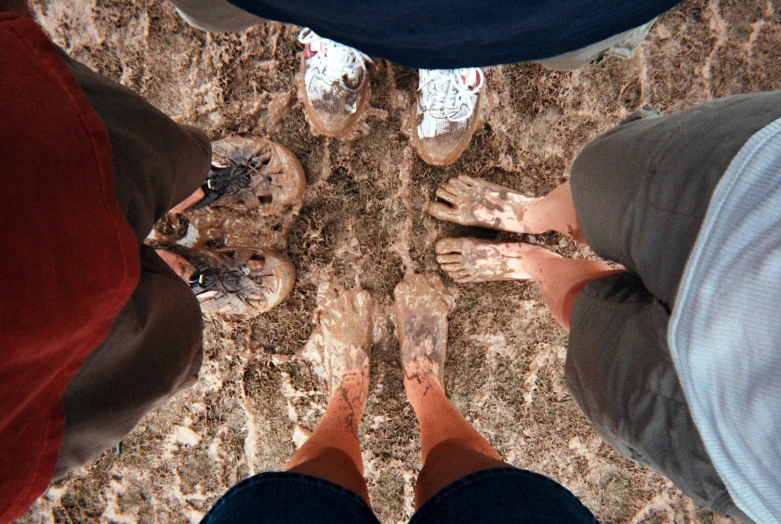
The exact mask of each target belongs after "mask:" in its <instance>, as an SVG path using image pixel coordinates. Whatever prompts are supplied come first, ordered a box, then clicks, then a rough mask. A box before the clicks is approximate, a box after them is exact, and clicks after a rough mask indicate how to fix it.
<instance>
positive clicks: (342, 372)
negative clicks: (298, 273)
mask: <svg viewBox="0 0 781 524" xmlns="http://www.w3.org/2000/svg"><path fill="white" fill-rule="evenodd" d="M317 309H318V313H317V327H315V329H314V331H313V332H312V335H311V336H310V337H309V341H307V343H306V346H304V349H303V350H302V352H301V356H302V357H304V358H306V359H308V360H309V361H311V362H312V364H313V365H314V368H315V371H316V372H317V373H318V374H319V375H320V376H322V377H323V378H324V379H325V380H326V381H327V382H328V388H329V391H330V394H331V396H334V395H335V394H339V395H343V396H344V400H346V401H347V402H348V403H350V405H351V406H353V408H355V409H358V408H359V409H360V411H361V412H363V409H364V408H365V406H366V397H367V395H368V393H369V353H370V349H371V343H372V326H373V323H372V314H373V310H374V300H373V299H372V296H371V293H369V292H368V291H366V290H365V289H356V290H345V289H342V288H341V287H339V286H337V285H334V284H331V285H327V286H325V287H323V288H321V289H320V290H318V297H317ZM356 420H360V417H358V418H357V419H356Z"/></svg>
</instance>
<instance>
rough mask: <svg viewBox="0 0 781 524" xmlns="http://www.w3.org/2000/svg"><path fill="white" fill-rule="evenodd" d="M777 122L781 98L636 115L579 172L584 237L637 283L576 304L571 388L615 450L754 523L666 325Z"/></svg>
mask: <svg viewBox="0 0 781 524" xmlns="http://www.w3.org/2000/svg"><path fill="white" fill-rule="evenodd" d="M643 116H648V112H645V113H644V115H643ZM779 117H781V91H777V92H772V93H757V94H750V95H739V96H734V97H729V98H725V99H721V100H717V101H715V102H712V103H709V104H704V105H702V106H698V107H695V108H693V109H690V110H688V111H684V112H681V113H676V114H673V115H670V116H663V117H658V116H657V117H647V118H639V119H635V117H630V119H628V120H631V121H630V122H627V123H624V124H622V125H619V126H618V127H616V128H614V129H613V130H611V131H609V132H608V133H606V134H604V135H602V136H601V137H599V138H597V139H596V140H594V141H593V142H592V143H591V144H589V145H588V146H587V147H586V148H585V149H584V150H583V152H582V153H581V154H580V156H578V158H577V159H576V160H575V163H574V164H573V167H572V180H571V184H572V195H573V199H574V201H575V209H576V211H577V214H578V218H579V220H580V224H581V228H582V231H583V235H584V237H585V238H586V240H587V241H588V243H589V245H590V246H591V247H592V248H593V250H594V251H595V252H596V253H597V254H598V255H599V256H601V257H603V258H605V259H608V260H613V261H615V262H618V263H620V264H622V265H623V266H624V267H625V268H626V269H627V273H621V274H614V275H610V276H607V277H604V278H599V279H596V280H593V281H591V282H589V283H588V284H587V285H586V287H585V288H584V289H583V291H582V292H581V293H580V295H578V298H577V300H576V302H575V306H574V309H573V314H572V321H571V331H570V340H569V348H568V352H567V362H566V382H567V387H568V389H569V390H570V392H571V393H572V395H573V397H574V398H575V400H576V401H577V403H578V405H579V406H580V407H581V409H582V410H583V412H584V413H585V414H586V416H588V417H589V419H591V422H592V423H593V424H594V427H595V428H596V429H597V431H598V432H599V433H600V434H601V435H602V437H603V438H604V439H605V441H606V442H608V443H609V444H610V445H611V446H613V447H614V448H616V449H617V450H619V451H620V452H621V453H623V454H624V455H626V456H627V457H629V458H631V459H634V460H637V461H638V462H640V463H642V464H645V465H647V466H649V467H651V468H653V469H655V470H657V471H659V472H660V473H662V474H664V475H665V476H666V477H668V478H670V479H671V480H672V481H673V482H674V483H675V484H676V485H677V486H678V487H679V488H680V489H681V490H682V491H683V492H684V493H686V494H687V495H689V496H690V497H691V498H693V499H694V500H695V501H697V502H698V503H700V504H702V505H703V506H705V507H707V508H709V509H711V510H713V511H715V512H717V513H720V514H727V515H731V516H735V517H737V518H740V519H742V520H745V521H746V522H750V520H749V519H748V518H747V517H746V516H745V515H744V514H742V512H740V510H739V509H738V508H737V507H736V506H735V504H734V503H733V502H732V499H731V498H730V496H729V493H728V492H727V489H726V487H725V486H724V484H723V482H722V481H721V478H720V477H719V475H718V474H717V473H716V470H715V469H714V467H713V465H712V463H711V461H710V458H709V457H708V454H707V452H706V450H705V447H704V445H703V443H702V440H701V439H700V435H699V433H698V432H697V428H696V426H695V425H694V422H693V421H692V418H691V415H690V414H689V408H688V405H687V404H686V399H685V398H684V395H683V391H682V389H681V386H680V384H679V382H678V376H677V374H676V372H675V368H674V366H673V363H672V359H671V357H670V352H669V349H668V346H667V325H668V322H669V319H670V312H671V310H672V308H673V307H674V306H675V296H676V293H677V290H678V284H679V282H680V279H681V276H682V275H683V271H684V268H685V266H686V261H687V259H688V257H689V253H690V252H691V249H692V247H693V246H694V243H695V241H696V239H697V235H698V233H699V229H700V225H701V223H702V220H703V218H704V217H705V213H706V212H707V209H708V205H709V203H710V197H711V194H712V193H713V190H714V189H715V187H716V185H717V184H718V183H719V180H720V179H721V177H722V175H723V174H724V172H725V171H726V169H727V167H728V166H729V163H730V162H731V161H732V158H733V157H734V156H735V155H736V154H737V153H738V151H739V150H740V148H741V147H742V146H743V144H745V143H746V141H747V140H748V139H749V138H751V136H752V135H753V134H754V133H756V132H757V131H759V130H760V129H762V128H763V127H764V126H766V125H767V124H769V123H770V122H772V121H773V120H775V119H777V118H779Z"/></svg>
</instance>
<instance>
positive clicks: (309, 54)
mask: <svg viewBox="0 0 781 524" xmlns="http://www.w3.org/2000/svg"><path fill="white" fill-rule="evenodd" d="M316 54H317V51H312V48H311V47H310V45H309V44H306V47H304V58H312V57H313V56H315V55H316Z"/></svg>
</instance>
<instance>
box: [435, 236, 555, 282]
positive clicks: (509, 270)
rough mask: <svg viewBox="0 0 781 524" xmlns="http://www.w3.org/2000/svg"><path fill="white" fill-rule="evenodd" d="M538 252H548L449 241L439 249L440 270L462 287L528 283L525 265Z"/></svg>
mask: <svg viewBox="0 0 781 524" xmlns="http://www.w3.org/2000/svg"><path fill="white" fill-rule="evenodd" d="M538 249H544V248H541V247H539V246H533V245H531V244H526V243H523V242H492V241H487V240H478V239H475V238H445V239H442V240H440V241H439V242H437V245H436V253H437V262H439V266H440V267H441V268H442V270H443V271H445V272H446V273H447V274H448V275H449V276H450V278H452V279H453V280H455V281H456V282H459V283H465V282H491V281H495V280H528V279H530V278H531V276H530V275H529V273H527V272H526V270H525V269H524V262H526V261H527V260H528V258H529V255H530V253H532V252H533V251H534V250H538Z"/></svg>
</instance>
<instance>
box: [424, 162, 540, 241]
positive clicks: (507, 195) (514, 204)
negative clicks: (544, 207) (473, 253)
mask: <svg viewBox="0 0 781 524" xmlns="http://www.w3.org/2000/svg"><path fill="white" fill-rule="evenodd" d="M437 197H438V198H439V199H441V200H444V201H445V202H447V203H446V204H443V203H441V202H436V203H434V204H432V205H431V206H430V207H429V210H428V212H429V213H430V214H431V215H432V216H434V217H435V218H438V219H440V220H445V221H448V222H455V223H456V224H461V225H464V226H481V227H487V228H491V229H498V230H500V231H509V232H512V233H530V232H531V231H530V230H529V228H528V227H527V226H526V225H525V224H524V223H523V215H524V212H525V211H526V208H527V207H528V206H529V204H530V203H532V202H534V201H535V200H537V199H536V198H530V197H527V196H524V195H522V194H520V193H518V192H517V191H514V190H512V189H510V188H507V187H504V186H500V185H497V184H492V183H490V182H486V181H485V180H480V179H477V178H472V177H469V176H466V175H459V176H457V177H454V178H451V179H450V180H448V181H447V182H445V183H443V184H441V185H440V186H439V188H437Z"/></svg>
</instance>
